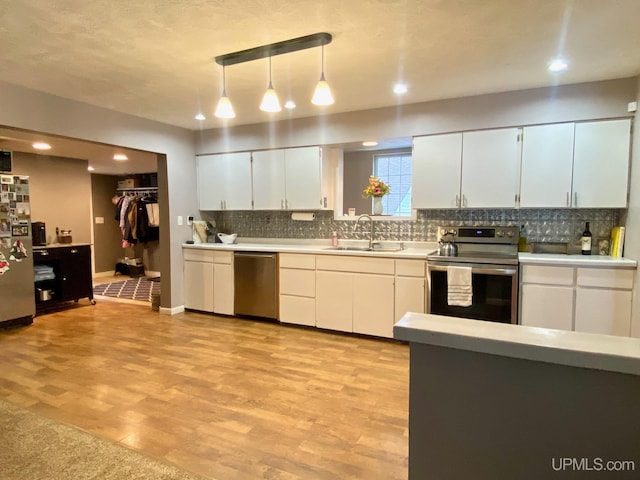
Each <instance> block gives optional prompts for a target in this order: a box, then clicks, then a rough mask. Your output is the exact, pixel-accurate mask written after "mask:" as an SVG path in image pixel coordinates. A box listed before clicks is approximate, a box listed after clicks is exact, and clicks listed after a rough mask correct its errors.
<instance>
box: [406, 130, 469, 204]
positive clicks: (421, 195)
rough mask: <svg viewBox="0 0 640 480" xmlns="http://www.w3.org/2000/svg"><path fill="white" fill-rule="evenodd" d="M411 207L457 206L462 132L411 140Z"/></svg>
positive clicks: (458, 202)
mask: <svg viewBox="0 0 640 480" xmlns="http://www.w3.org/2000/svg"><path fill="white" fill-rule="evenodd" d="M412 157H413V172H412V187H411V191H412V196H413V198H412V206H413V208H457V207H459V206H460V174H461V168H462V133H452V134H448V135H432V136H428V137H415V138H414V139H413V152H412Z"/></svg>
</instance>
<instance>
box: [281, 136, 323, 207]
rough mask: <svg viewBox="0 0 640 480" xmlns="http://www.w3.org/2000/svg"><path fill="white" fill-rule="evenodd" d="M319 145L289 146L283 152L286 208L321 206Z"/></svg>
mask: <svg viewBox="0 0 640 480" xmlns="http://www.w3.org/2000/svg"><path fill="white" fill-rule="evenodd" d="M321 154H322V152H321V150H320V147H303V148H289V149H286V150H285V153H284V163H285V187H286V188H285V190H286V193H287V195H286V197H287V198H286V205H285V208H286V209H287V210H295V209H306V210H309V209H313V210H319V209H321V208H323V202H322V197H323V191H322V173H323V172H322V167H321V165H322V158H321Z"/></svg>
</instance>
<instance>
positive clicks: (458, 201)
mask: <svg viewBox="0 0 640 480" xmlns="http://www.w3.org/2000/svg"><path fill="white" fill-rule="evenodd" d="M459 206H460V197H458V195H456V207H459Z"/></svg>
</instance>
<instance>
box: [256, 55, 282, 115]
mask: <svg viewBox="0 0 640 480" xmlns="http://www.w3.org/2000/svg"><path fill="white" fill-rule="evenodd" d="M260 110H262V111H263V112H270V113H275V112H279V111H281V110H282V107H281V106H280V100H278V94H277V93H276V91H275V90H274V89H273V84H272V83H271V56H269V87H268V88H267V91H266V92H264V97H262V103H261V104H260Z"/></svg>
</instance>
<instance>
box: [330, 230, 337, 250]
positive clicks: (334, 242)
mask: <svg viewBox="0 0 640 480" xmlns="http://www.w3.org/2000/svg"><path fill="white" fill-rule="evenodd" d="M331 246H332V247H337V246H338V232H333V233H332V234H331Z"/></svg>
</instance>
